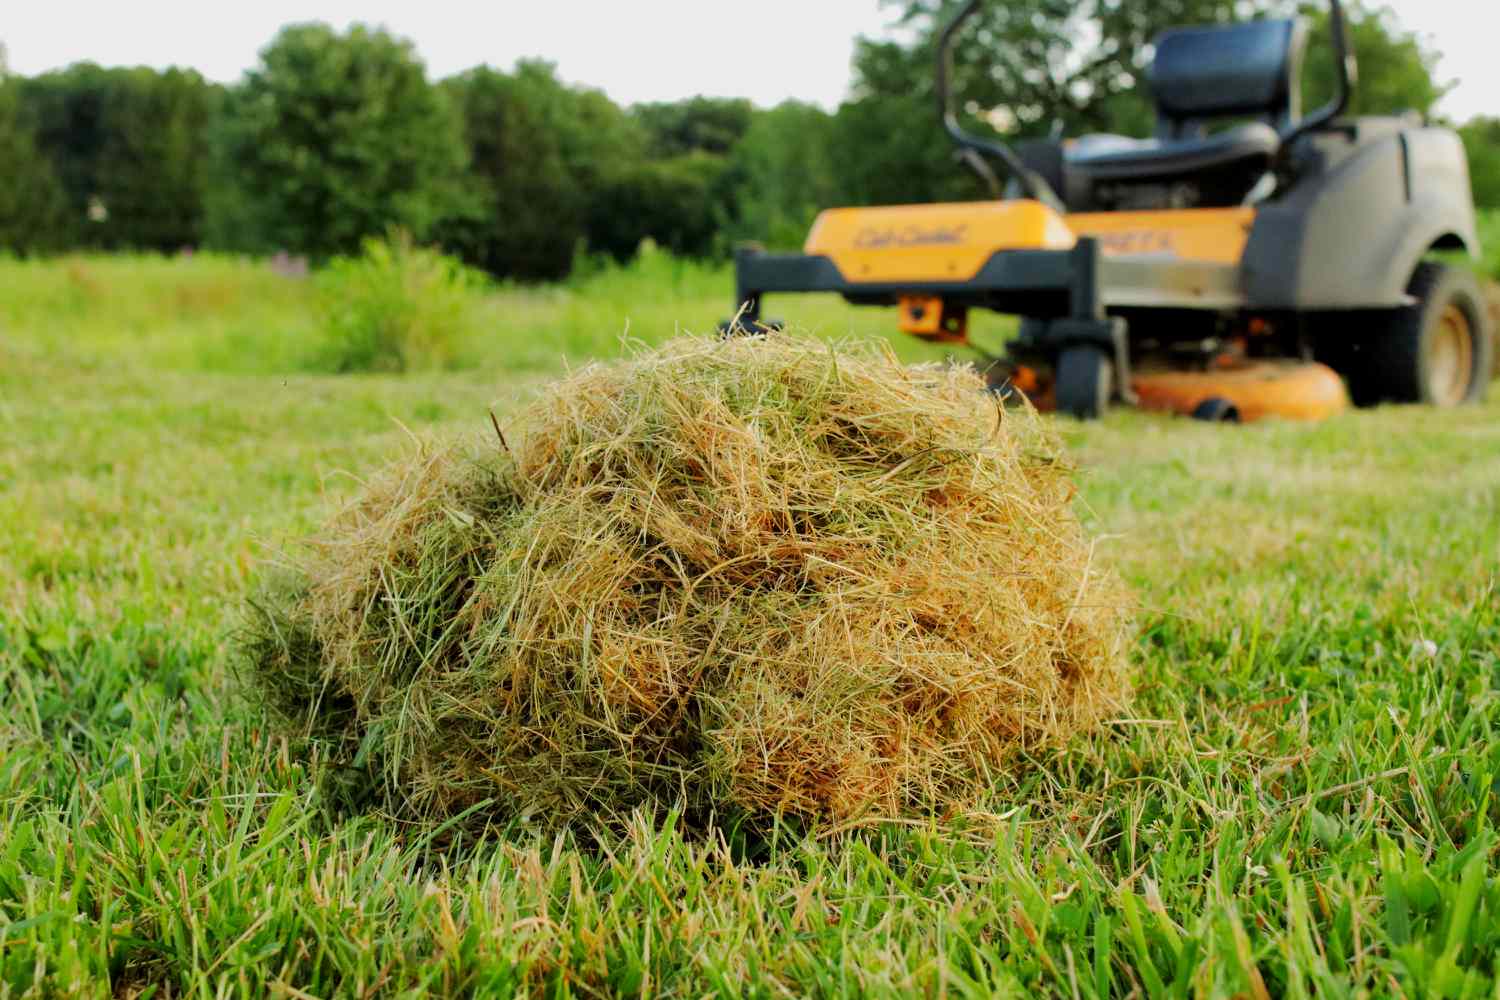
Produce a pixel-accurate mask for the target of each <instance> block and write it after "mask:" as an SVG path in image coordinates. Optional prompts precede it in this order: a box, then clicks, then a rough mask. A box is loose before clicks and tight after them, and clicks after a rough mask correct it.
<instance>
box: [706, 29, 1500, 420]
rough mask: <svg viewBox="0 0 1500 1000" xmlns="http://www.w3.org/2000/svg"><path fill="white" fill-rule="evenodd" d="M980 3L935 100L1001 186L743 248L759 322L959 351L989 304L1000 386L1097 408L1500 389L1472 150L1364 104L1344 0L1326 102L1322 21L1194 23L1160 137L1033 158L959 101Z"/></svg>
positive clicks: (1443, 133) (1308, 410) (1275, 411)
mask: <svg viewBox="0 0 1500 1000" xmlns="http://www.w3.org/2000/svg"><path fill="white" fill-rule="evenodd" d="M981 3H982V0H970V2H969V3H968V4H967V5H966V6H965V7H964V8H963V10H962V11H961V12H960V13H959V14H958V16H957V17H956V18H955V19H954V20H953V21H952V22H951V23H950V24H949V25H948V26H947V27H946V28H945V29H944V31H943V34H942V38H941V44H940V47H939V55H938V67H937V91H938V98H939V102H940V109H941V113H942V116H943V124H944V127H945V128H946V130H947V132H948V134H949V135H950V136H951V137H952V138H953V140H954V141H955V142H956V143H957V145H958V147H959V151H960V157H961V158H962V159H963V160H964V161H965V162H966V163H968V165H969V166H970V167H971V168H973V169H974V170H975V171H976V172H977V173H978V174H979V175H980V176H981V177H982V178H984V179H985V180H986V181H987V182H988V183H989V184H990V186H991V189H992V191H993V193H994V195H995V198H994V200H991V201H976V202H963V203H954V204H930V205H900V206H886V207H874V208H834V209H829V210H826V211H824V212H822V213H821V214H820V215H819V216H818V218H817V221H816V222H815V223H814V225H813V227H812V230H811V232H810V233H809V234H808V237H807V242H806V245H805V247H804V249H803V253H801V254H773V253H765V252H763V251H760V250H758V249H753V248H751V249H741V250H739V251H738V252H737V253H736V255H735V276H736V284H737V286H738V287H737V297H736V306H737V308H738V309H739V313H738V316H737V318H736V320H735V321H734V322H735V323H736V324H738V326H739V327H741V328H744V329H747V330H748V329H753V328H755V327H756V326H757V325H759V324H762V320H761V315H762V313H761V309H762V305H763V300H764V298H765V296H766V295H767V294H768V293H772V292H835V293H838V294H840V295H842V296H843V297H844V298H845V299H847V300H848V301H849V302H851V303H854V304H857V305H896V306H899V310H900V322H901V328H902V330H904V331H905V332H907V333H910V334H913V335H915V336H918V337H922V338H926V339H929V340H935V341H944V342H952V343H964V342H966V340H967V317H968V312H969V310H971V309H990V310H993V311H996V312H1000V313H1007V314H1013V315H1017V316H1020V317H1022V320H1021V327H1020V332H1019V334H1018V336H1017V337H1016V338H1015V339H1014V340H1013V341H1012V342H1011V344H1010V346H1009V348H1008V354H1007V356H1006V357H1004V358H1001V359H996V360H995V361H994V362H993V363H992V366H991V380H992V383H994V384H996V385H997V386H999V385H1004V386H1008V387H1014V388H1016V389H1019V390H1021V391H1023V392H1025V393H1026V394H1027V395H1028V396H1029V397H1030V398H1031V399H1032V400H1033V401H1035V402H1036V403H1037V404H1038V405H1039V406H1042V407H1047V406H1052V407H1055V408H1057V409H1059V410H1062V411H1064V412H1067V413H1071V414H1074V415H1076V416H1079V417H1095V416H1098V415H1099V414H1100V413H1102V412H1103V411H1104V410H1105V409H1106V407H1107V406H1108V404H1109V403H1110V402H1111V401H1112V400H1119V401H1123V402H1128V403H1135V404H1138V405H1140V406H1143V407H1148V408H1154V409H1162V410H1168V411H1173V412H1180V413H1189V414H1193V415H1195V416H1198V417H1201V418H1205V419H1230V420H1234V419H1243V420H1253V419H1256V418H1258V417H1261V416H1266V415H1277V416H1284V417H1291V418H1305V419H1316V418H1320V417H1324V416H1327V415H1329V414H1331V413H1334V412H1337V411H1339V410H1340V409H1342V408H1343V407H1344V406H1346V405H1347V399H1348V397H1352V398H1353V400H1354V402H1356V403H1358V404H1361V405H1365V404H1372V403H1377V402H1381V401H1387V400H1389V401H1398V402H1423V403H1430V404H1434V405H1438V406H1452V405H1456V404H1459V403H1466V402H1472V401H1474V400H1477V399H1479V398H1480V397H1481V396H1482V394H1483V392H1484V390H1485V387H1486V384H1487V382H1488V379H1489V372H1490V365H1491V351H1492V350H1493V349H1494V347H1493V343H1492V339H1491V336H1490V332H1489V323H1490V319H1489V316H1488V314H1487V311H1486V309H1485V305H1484V302H1483V299H1482V297H1481V293H1480V291H1479V288H1478V286H1477V283H1476V281H1475V279H1474V277H1473V276H1472V274H1471V273H1469V272H1468V271H1467V270H1465V269H1463V268H1461V267H1455V266H1452V265H1450V264H1446V263H1441V262H1438V261H1436V260H1434V259H1432V256H1433V254H1434V253H1436V252H1439V251H1450V250H1452V251H1468V252H1469V253H1470V254H1474V253H1477V251H1478V239H1477V236H1476V233H1475V224H1474V205H1473V198H1472V195H1471V192H1470V188H1469V174H1468V167H1467V163H1466V161H1465V158H1464V150H1463V146H1462V145H1461V143H1460V141H1459V139H1458V137H1457V136H1456V135H1455V134H1454V133H1453V132H1452V131H1451V130H1449V129H1444V128H1436V127H1432V126H1429V125H1427V124H1425V123H1424V122H1423V121H1422V120H1421V119H1420V118H1419V117H1418V116H1416V115H1415V114H1411V115H1406V116H1396V117H1355V118H1346V117H1343V115H1344V112H1345V111H1346V110H1347V108H1348V106H1349V101H1350V97H1351V94H1352V92H1353V88H1354V85H1355V79H1356V66H1355V58H1354V53H1353V52H1351V51H1350V50H1349V47H1348V42H1347V33H1346V27H1345V22H1344V14H1343V10H1342V7H1341V5H1340V3H1339V0H1330V7H1331V10H1330V26H1331V29H1332V31H1331V34H1332V41H1333V46H1334V49H1335V57H1336V65H1337V70H1338V72H1337V76H1338V92H1337V95H1336V96H1335V97H1334V99H1333V100H1332V101H1330V102H1329V104H1327V105H1326V106H1324V107H1322V108H1320V109H1318V110H1316V111H1314V112H1312V113H1311V114H1309V115H1307V116H1305V117H1304V116H1302V115H1301V114H1300V108H1299V105H1300V68H1301V61H1302V52H1303V49H1304V47H1305V42H1306V38H1307V31H1306V26H1305V24H1303V23H1302V22H1301V21H1298V20H1261V21H1252V22H1248V23H1241V24H1232V25H1224V26H1213V27H1198V28H1178V29H1173V30H1170V31H1167V32H1165V33H1163V34H1162V35H1161V36H1160V37H1159V38H1157V40H1156V43H1155V56H1154V59H1153V62H1152V65H1151V68H1150V74H1149V82H1150V87H1151V93H1152V95H1153V96H1154V99H1155V103H1156V112H1157V122H1158V124H1157V134H1156V137H1155V138H1151V139H1133V138H1127V137H1124V136H1116V135H1089V136H1084V137H1082V138H1079V139H1076V140H1061V141H1059V140H1043V141H1030V142H1025V143H1019V144H1017V146H1016V147H1015V148H1014V149H1012V148H1011V147H1010V146H1007V145H1005V144H1003V143H1001V142H998V141H993V140H990V139H985V138H981V137H978V136H975V135H971V134H970V133H968V132H966V131H965V130H964V129H963V128H962V127H961V126H960V124H959V122H958V119H957V117H956V115H955V114H954V112H953V110H952V99H951V95H950V93H949V90H950V87H949V81H950V77H951V64H952V50H953V44H954V40H955V38H956V36H957V34H958V31H959V29H960V28H961V27H962V26H963V24H964V23H965V22H966V21H967V20H968V19H969V18H970V17H972V16H973V15H974V14H975V12H976V11H978V10H979V8H980V6H981ZM996 168H998V172H999V175H1003V178H1004V183H1003V186H1002V177H1001V176H999V175H997V169H996ZM1340 376H1342V378H1340ZM1345 380H1347V387H1348V396H1347V397H1346V395H1345Z"/></svg>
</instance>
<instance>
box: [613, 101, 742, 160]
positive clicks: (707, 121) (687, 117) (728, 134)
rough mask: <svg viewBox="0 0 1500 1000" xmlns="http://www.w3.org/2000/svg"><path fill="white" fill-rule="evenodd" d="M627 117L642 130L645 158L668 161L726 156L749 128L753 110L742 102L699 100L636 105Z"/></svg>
mask: <svg viewBox="0 0 1500 1000" xmlns="http://www.w3.org/2000/svg"><path fill="white" fill-rule="evenodd" d="M630 113H631V115H632V116H633V117H634V118H635V119H636V120H637V121H639V122H640V123H641V125H642V126H643V127H644V128H645V130H646V135H647V137H648V146H647V154H648V155H650V156H651V157H653V158H656V159H670V158H671V157H674V156H685V155H686V154H688V153H713V154H715V155H718V156H723V155H725V154H727V153H728V152H729V151H730V150H731V149H733V148H734V145H735V143H737V142H739V140H740V137H741V136H743V135H744V134H745V132H746V131H747V130H748V129H749V128H750V122H751V119H752V118H753V117H754V113H755V108H754V106H753V105H751V103H750V102H749V101H748V100H745V99H744V98H739V97H702V96H699V97H691V98H688V99H687V100H685V101H673V102H671V103H669V104H637V105H636V106H635V107H633V108H631V112H630Z"/></svg>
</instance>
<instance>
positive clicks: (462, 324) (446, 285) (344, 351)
mask: <svg viewBox="0 0 1500 1000" xmlns="http://www.w3.org/2000/svg"><path fill="white" fill-rule="evenodd" d="M317 285H318V291H319V294H320V298H321V301H322V309H323V317H324V324H325V332H324V338H325V339H324V345H323V349H322V351H321V352H320V353H319V354H318V355H316V356H315V357H314V359H313V365H314V367H315V368H317V369H322V370H328V371H335V372H405V371H416V370H431V369H438V368H448V367H452V366H453V365H454V364H456V363H457V362H458V361H459V351H460V348H461V347H462V345H463V344H464V342H465V341H466V340H467V339H468V338H470V337H472V336H473V335H474V333H475V331H476V330H477V328H478V326H479V324H480V319H479V312H478V308H479V294H480V292H481V291H482V289H483V288H484V285H485V278H484V276H483V275H482V274H480V273H478V272H475V271H472V270H470V269H469V268H467V267H465V266H464V265H463V264H461V263H460V262H459V261H457V260H456V259H454V258H452V257H448V256H446V255H444V254H442V253H440V252H439V251H437V250H432V249H429V248H426V247H419V246H416V245H415V244H413V243H412V240H411V236H410V235H409V234H407V233H406V232H404V231H396V232H393V233H391V234H390V235H389V236H388V237H386V238H385V239H384V240H377V239H367V240H365V241H364V244H363V250H362V252H361V254H360V255H359V256H358V257H337V258H335V259H334V260H333V261H332V262H331V263H330V264H329V265H328V267H327V268H326V269H324V270H323V271H322V272H321V273H319V274H318V276H317Z"/></svg>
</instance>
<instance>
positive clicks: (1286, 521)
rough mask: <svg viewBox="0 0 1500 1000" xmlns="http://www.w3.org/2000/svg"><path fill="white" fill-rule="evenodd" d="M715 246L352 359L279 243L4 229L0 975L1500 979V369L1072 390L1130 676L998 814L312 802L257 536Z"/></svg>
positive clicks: (900, 986)
mask: <svg viewBox="0 0 1500 1000" xmlns="http://www.w3.org/2000/svg"><path fill="white" fill-rule="evenodd" d="M728 287H729V282H728V277H727V275H726V274H725V273H724V272H722V271H718V270H715V269H711V268H703V267H696V266H692V265H680V264H676V263H674V262H671V261H666V260H664V259H657V260H656V261H654V262H652V263H650V264H649V265H648V266H645V267H642V268H638V269H637V270H635V271H627V272H608V273H605V274H603V275H600V276H596V277H595V278H593V279H590V280H586V281H580V282H577V283H575V284H573V285H571V286H567V287H560V288H553V289H543V290H506V291H502V292H499V293H497V294H494V295H492V296H490V297H489V298H488V299H487V301H486V305H485V308H486V310H487V313H486V315H487V324H486V335H485V336H484V337H482V338H478V339H475V340H474V341H472V342H470V343H467V344H466V345H465V351H464V359H463V360H464V363H465V367H462V368H460V369H458V370H455V371H452V372H446V373H436V374H419V375H409V376H405V377H398V376H348V375H346V376H329V375H311V374H306V373H305V372H300V371H299V370H298V368H299V365H298V359H299V358H300V357H301V353H300V352H301V350H302V344H303V342H304V341H305V340H306V338H308V337H310V336H312V335H313V333H314V332H315V325H316V319H315V317H314V314H313V312H312V311H311V309H310V308H309V293H308V291H307V289H306V287H305V283H299V282H298V281H296V280H294V279H287V278H282V277H280V276H277V275H274V274H272V273H271V272H270V271H268V270H266V269H263V268H261V267H258V266H252V265H248V264H238V263H233V262H227V261H223V260H215V259H209V258H200V259H196V260H192V261H184V260H175V261H143V260H103V259H96V258H89V259H74V260H68V261H59V262H52V263H47V264H19V263H14V262H9V263H0V997H4V996H14V995H26V994H28V993H30V994H35V995H41V996H73V995H85V996H106V995H118V996H144V995H148V994H149V995H153V996H182V995H193V996H219V995H262V994H267V993H269V994H272V995H278V994H279V995H286V996H294V997H305V996H312V997H333V996H381V995H403V994H416V993H420V992H422V991H428V992H431V993H434V994H437V995H444V996H447V995H475V996H504V995H510V994H538V993H545V994H549V995H557V996H567V995H580V996H594V995H601V994H602V995H614V994H636V993H648V994H651V995H672V996H677V995H682V996H699V995H703V994H707V993H716V994H726V995H733V996H741V995H743V996H777V995H784V994H794V995H796V994H814V995H820V996H832V995H852V994H861V995H864V994H876V995H881V994H906V993H911V992H922V993H932V994H943V995H948V994H952V995H965V996H967V995H983V994H990V993H999V994H1002V995H1016V996H1024V995H1036V994H1048V995H1060V996H1068V997H1074V996H1076V997H1102V996H1128V995H1138V996H1184V997H1185V996H1248V997H1268V996H1306V995H1313V994H1316V995H1319V996H1329V997H1342V996H1351V997H1352V996H1387V995H1398V996H1399V995H1404V996H1409V997H1418V996H1476V997H1477V996H1496V995H1500V960H1497V957H1496V956H1497V954H1500V878H1497V876H1500V872H1497V866H1496V859H1497V847H1500V837H1497V834H1496V829H1497V823H1500V802H1497V798H1496V793H1497V791H1500V594H1497V582H1500V387H1496V391H1494V392H1493V393H1492V397H1494V398H1493V400H1492V402H1491V403H1490V404H1488V405H1487V406H1485V407H1481V408H1471V409H1465V410H1460V411H1452V412H1435V411H1426V410H1419V409H1401V408H1386V409H1382V410H1378V411H1365V412H1357V413H1352V414H1349V415H1347V416H1344V417H1341V418H1338V419H1336V420H1333V421H1330V422H1328V423H1326V424H1323V425H1321V426H1315V427H1304V426H1295V425H1287V424H1276V423H1268V424H1262V425H1256V426H1250V427H1242V428H1224V427H1208V426H1202V425H1196V424H1193V423H1191V422H1187V421H1178V420H1171V419H1165V418H1158V417H1151V416H1146V415H1143V414H1137V413H1117V414H1114V415H1112V416H1111V417H1110V418H1109V419H1107V420H1106V421H1104V422H1103V423H1101V424H1097V425H1089V426H1082V425H1077V424H1069V425H1067V426H1066V427H1065V430H1064V433H1065V435H1066V437H1067V438H1068V439H1069V441H1070V443H1071V444H1073V445H1074V454H1075V457H1076V459H1077V462H1078V465H1079V469H1080V471H1079V480H1080V485H1081V498H1080V504H1081V505H1082V509H1083V510H1084V511H1085V512H1086V516H1087V517H1088V518H1089V519H1090V521H1091V522H1092V523H1093V525H1094V527H1095V528H1096V530H1097V531H1098V532H1099V533H1100V534H1101V535H1102V536H1103V538H1104V540H1103V541H1102V542H1101V544H1100V549H1099V553H1100V554H1099V558H1101V559H1106V560H1108V561H1109V562H1110V563H1112V564H1113V565H1114V566H1116V567H1118V569H1119V571H1120V572H1121V573H1122V574H1123V575H1124V576H1125V577H1126V578H1127V579H1128V580H1129V581H1130V582H1131V584H1132V585H1133V586H1134V588H1135V592H1136V594H1137V597H1138V600H1139V602H1140V608H1141V610H1140V621H1141V629H1142V634H1141V639H1140V641H1139V643H1138V644H1137V648H1136V653H1135V670H1136V684H1137V689H1138V695H1137V699H1136V703H1135V706H1134V708H1133V710H1132V711H1131V713H1130V715H1129V717H1128V718H1121V719H1118V720H1115V721H1114V722H1113V723H1112V724H1111V725H1109V726H1108V727H1107V728H1106V729H1105V731H1103V732H1100V733H1098V734H1096V735H1093V736H1090V737H1088V738H1084V739H1080V740H1078V741H1076V742H1075V743H1074V744H1072V745H1070V746H1068V747H1066V748H1064V749H1061V750H1059V751H1057V752H1054V753H1051V754H1048V755H1046V756H1043V757H1040V758H1038V759H1034V760H1026V761H1018V762H1017V767H1016V770H1015V773H1014V776H1013V777H1012V778H1011V779H1010V780H1009V781H1008V782H1007V783H1005V784H1004V785H1002V786H1000V787H997V788H995V790H994V793H993V795H992V797H991V800H990V801H988V802H986V803H985V804H984V807H983V809H982V810H980V811H978V812H976V813H974V814H972V815H968V816H964V817H949V818H946V819H933V820H929V821H923V822H917V823H912V824H909V825H896V824H893V825H889V826H886V827H881V828H874V829H861V830H856V831H852V832H839V831H829V830H821V831H820V830H814V831H812V833H810V834H805V835H790V834H789V835H787V836H784V837H782V838H781V839H780V840H779V841H773V842H766V841H764V840H758V839H750V838H745V837H741V836H734V835H730V836H726V835H724V834H723V833H720V832H715V831H703V830H699V829H691V828H684V827H682V826H681V825H680V824H677V823H676V822H674V821H673V820H672V819H671V818H670V817H644V816H643V817H641V818H640V819H639V820H638V822H637V823H635V824H634V826H633V827H632V829H631V830H630V831H629V832H627V833H611V832H603V833H597V834H595V833H590V834H588V835H586V836H582V837H580V838H578V839H576V840H575V839H570V838H563V839H556V840H554V839H549V838H543V837H540V836H538V835H535V834H531V833H528V832H527V831H526V830H525V829H524V828H521V829H516V830H512V831H509V832H508V833H506V834H504V835H503V836H500V837H497V838H496V839H495V840H493V841H492V842H487V843H483V844H477V845H475V844H461V845H459V847H458V848H456V849H455V848H452V847H448V848H445V850H443V851H441V852H439V851H438V850H436V849H435V847H434V838H433V834H432V832H431V831H421V830H416V829H406V828H402V827H400V826H398V825H395V824H393V823H391V822H389V821H387V820H384V819H382V818H380V817H378V816H371V815H340V814H337V813H336V812H334V811H333V810H332V809H331V808H329V807H327V806H325V802H324V799H323V798H322V797H321V793H320V791H319V789H320V787H324V788H326V787H328V786H327V782H329V781H336V780H337V776H336V775H330V774H328V773H326V769H325V768H324V767H323V766H322V765H321V764H320V762H319V761H318V760H317V759H316V757H309V756H307V755H306V754H305V753H303V748H302V747H301V746H300V745H299V744H298V743H297V742H296V741H295V740H288V739H286V738H285V737H284V736H283V734H282V733H281V731H280V730H279V729H278V727H277V726H276V724H275V723H274V721H273V720H270V719H268V718H266V717H264V716H263V715H262V714H261V712H260V711H259V709H258V708H256V706H255V705H254V704H253V703H252V702H251V701H249V700H248V699H246V698H245V697H244V695H243V693H242V689H241V688H240V687H239V685H238V684H237V682H236V678H235V661H234V657H233V649H234V644H233V632H234V629H235V627H236V622H237V620H238V615H239V613H240V609H241V607H242V602H243V599H244V596H245V594H246V592H247V587H248V585H249V583H250V581H251V580H252V578H253V574H254V572H255V568H256V565H257V563H258V561H259V560H261V559H262V558H264V557H265V556H267V555H268V554H271V553H274V551H275V550H276V548H277V547H278V546H279V545H282V544H284V543H285V542H287V541H288V540H290V539H294V538H295V537H296V536H297V535H299V534H300V533H301V532H303V531H304V530H306V529H307V528H308V527H310V526H311V525H313V524H315V523H316V522H317V521H318V519H319V518H320V517H322V516H323V515H325V514H326V513H327V512H328V511H329V509H330V507H331V505H332V504H335V503H337V502H338V501H339V500H340V499H341V498H344V497H347V496H349V495H350V494H351V492H352V491H353V490H355V489H357V486H358V481H359V477H360V476H362V475H364V474H366V473H368V472H369V471H371V470H372V469H374V468H375V467H377V466H378V465H379V464H380V463H382V462H383V461H385V460H387V459H388V458H390V457H393V456H394V455H396V454H397V453H399V452H400V450H401V449H403V448H405V447H407V446H408V441H409V438H410V437H411V436H412V435H424V434H436V435H440V436H448V435H454V434H462V433H478V432H483V431H485V430H486V429H487V428H488V416H487V412H486V411H487V410H488V409H489V408H491V407H493V408H494V409H495V410H496V411H497V412H498V413H500V414H501V415H502V416H503V414H504V413H505V412H507V411H508V410H510V409H513V408H514V407H516V406H518V405H521V403H522V402H523V401H524V399H525V397H526V395H527V393H528V392H529V391H531V389H532V388H533V387H534V386H535V385H536V384H537V383H538V382H539V381H540V380H541V379H543V378H545V377H546V376H547V375H549V374H552V373H555V372H557V371H559V370H561V367H562V366H563V364H564V361H563V358H564V356H566V357H567V358H569V359H572V360H574V361H579V360H583V359H585V358H587V357H590V356H594V355H599V354H604V355H608V354H611V353H615V352H618V351H619V350H620V349H621V342H620V337H621V334H622V333H624V332H626V331H627V329H628V332H629V334H630V335H631V336H633V337H638V338H641V339H645V340H659V339H661V338H663V337H665V336H669V335H671V333H672V332H673V330H674V329H675V328H676V327H677V326H678V324H681V325H683V326H685V327H688V328H693V329H703V328H705V327H707V326H708V325H710V324H712V323H713V322H714V321H715V320H717V319H718V318H720V316H721V314H722V312H723V310H724V308H725V302H726V299H727V296H726V294H725V293H726V290H727V289H728ZM773 312H775V313H777V314H780V315H785V316H786V317H787V318H788V319H791V320H793V321H795V322H797V323H799V324H801V325H804V326H808V327H812V328H815V329H817V330H819V331H821V332H824V333H827V334H830V335H844V334H846V333H848V332H850V331H851V330H854V331H857V332H875V331H878V330H880V329H881V328H882V327H883V326H884V325H886V324H889V323H890V319H891V318H890V316H889V315H888V314H881V313H868V312H865V313H855V312H851V311H849V310H847V309H845V308H844V307H842V306H840V305H838V304H835V303H830V302H827V301H799V300H781V302H780V303H777V304H776V305H775V306H774V308H773ZM1001 329H1002V327H1001V326H999V325H992V326H990V327H989V328H987V331H986V334H985V335H987V336H991V335H998V333H999V331H1000V330H1001ZM901 349H902V350H903V351H905V352H907V356H909V357H912V358H917V357H922V356H927V357H931V356H934V355H933V354H932V353H931V352H928V353H926V354H924V353H923V352H922V351H920V350H918V349H917V348H916V347H914V346H912V345H903V346H902V348H901Z"/></svg>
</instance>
